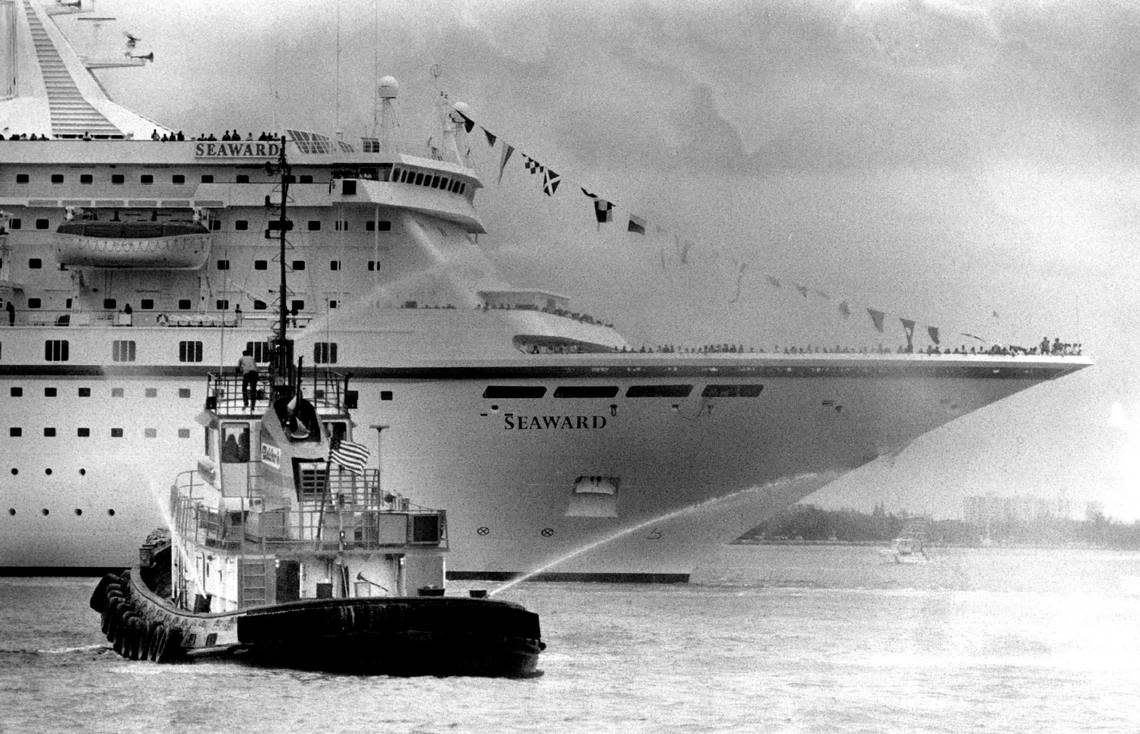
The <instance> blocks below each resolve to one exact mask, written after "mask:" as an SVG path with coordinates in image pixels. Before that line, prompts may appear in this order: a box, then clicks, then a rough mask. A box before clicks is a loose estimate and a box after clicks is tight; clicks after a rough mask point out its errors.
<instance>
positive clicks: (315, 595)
mask: <svg viewBox="0 0 1140 734" xmlns="http://www.w3.org/2000/svg"><path fill="white" fill-rule="evenodd" d="M279 165H280V168H281V170H282V171H285V172H287V171H288V167H287V165H286V164H285V161H284V153H283V152H282V158H281V162H280V164H279ZM287 199H288V177H287V175H283V176H282V185H281V204H280V211H281V219H282V220H284V211H285V202H286V201H287ZM280 231H282V232H284V231H285V227H284V226H281V227H280ZM281 248H282V256H283V254H284V239H283V238H282V240H281ZM281 277H282V287H281V292H286V283H285V275H284V270H282V276H281ZM287 321H288V319H287V314H286V312H285V310H284V306H283V307H282V309H281V314H280V321H279V324H278V325H277V328H276V329H275V331H274V333H273V338H272V340H271V342H270V345H271V355H270V374H269V391H268V392H269V395H268V400H267V402H263V403H262V404H263V405H264V412H260V413H259V412H258V411H257V406H258V403H259V402H262V401H266V398H265V397H264V393H263V392H262V391H261V390H260V389H259V388H258V384H257V383H258V379H257V372H256V369H254V362H253V360H252V358H250V357H249V356H248V355H249V352H246V355H247V356H246V357H244V358H243V361H242V362H241V363H239V365H238V370H239V372H242V374H210V375H209V376H208V377H207V388H206V404H205V408H206V409H205V411H204V412H203V413H202V414H201V415H199V416H198V422H199V423H200V424H201V425H202V426H203V427H204V430H205V442H204V445H205V448H206V455H205V456H203V457H201V458H200V459H199V460H198V465H197V467H196V468H194V469H192V470H190V471H185V472H183V473H181V474H179V475H178V478H177V480H176V481H175V482H174V484H173V486H172V487H171V489H170V504H169V514H168V517H169V524H170V527H169V529H165V528H164V529H161V530H158V531H155V532H153V533H151V534H150V535H149V536H148V537H147V539H146V541H145V542H144V543H143V546H142V548H141V549H140V552H139V562H138V565H136V566H135V567H133V568H131V569H129V570H128V571H126V572H124V573H123V574H121V575H115V574H108V575H106V576H104V577H103V579H102V581H100V583H99V585H98V587H97V588H96V589H95V592H94V594H93V595H92V597H91V607H92V608H93V609H94V610H95V611H97V612H99V613H100V614H101V615H102V631H103V632H104V634H106V636H107V639H108V640H109V641H111V642H112V643H113V644H114V649H115V651H116V652H118V653H119V654H120V655H122V656H124V657H127V658H130V659H133V660H140V659H149V660H153V661H155V662H172V661H178V660H185V659H187V658H189V657H200V656H205V655H220V654H226V655H235V656H240V657H242V658H243V659H246V660H249V661H251V662H254V663H257V664H263V665H271V666H277V667H292V668H301V669H307V670H324V671H337V672H349V673H363V674H388V675H485V676H526V675H531V674H534V673H535V666H536V664H537V661H538V654H539V653H540V652H541V651H542V650H543V648H544V647H545V645H544V644H543V643H542V641H541V633H540V629H539V620H538V615H536V614H534V613H533V612H530V611H527V610H526V609H524V608H523V607H522V606H520V605H518V604H515V603H512V602H505V601H499V600H492V599H488V598H486V594H485V593H481V592H479V593H477V592H472V593H471V594H470V596H468V597H446V596H445V595H444V579H445V576H446V574H445V567H444V552H445V551H446V550H447V546H448V533H447V515H446V513H445V512H444V511H443V510H438V509H430V508H426V507H420V506H418V505H415V504H413V503H412V502H411V501H410V500H409V499H407V498H405V497H403V496H401V495H400V494H393V493H389V492H387V491H384V490H383V489H382V488H381V486H380V476H379V469H378V468H376V469H369V468H366V465H367V463H368V455H369V452H368V449H367V448H366V447H365V446H364V444H361V443H357V442H354V441H353V440H352V439H353V429H354V428H355V427H356V424H355V423H354V421H353V419H352V415H351V412H350V411H351V409H353V408H355V407H356V405H357V402H358V400H359V396H358V394H357V392H356V391H354V390H350V389H349V378H348V377H346V376H342V375H338V374H335V373H333V372H330V371H327V370H317V369H311V370H309V372H308V373H305V372H304V371H303V364H302V363H301V362H297V363H296V364H295V365H294V361H293V354H292V351H293V350H292V347H293V344H292V342H291V341H290V340H289V339H288V338H287V337H286V328H287ZM306 391H308V395H306Z"/></svg>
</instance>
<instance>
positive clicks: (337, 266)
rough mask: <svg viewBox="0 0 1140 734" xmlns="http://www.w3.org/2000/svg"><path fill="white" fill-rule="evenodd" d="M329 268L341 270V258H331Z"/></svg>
mask: <svg viewBox="0 0 1140 734" xmlns="http://www.w3.org/2000/svg"><path fill="white" fill-rule="evenodd" d="M329 270H340V260H329Z"/></svg>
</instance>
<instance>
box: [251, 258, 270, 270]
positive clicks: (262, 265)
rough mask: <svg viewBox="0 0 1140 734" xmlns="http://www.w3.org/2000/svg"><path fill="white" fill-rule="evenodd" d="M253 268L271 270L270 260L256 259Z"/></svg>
mask: <svg viewBox="0 0 1140 734" xmlns="http://www.w3.org/2000/svg"><path fill="white" fill-rule="evenodd" d="M253 269H254V270H269V261H268V260H254V261H253Z"/></svg>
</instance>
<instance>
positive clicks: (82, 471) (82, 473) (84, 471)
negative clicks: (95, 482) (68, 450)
mask: <svg viewBox="0 0 1140 734" xmlns="http://www.w3.org/2000/svg"><path fill="white" fill-rule="evenodd" d="M79 476H81V477H85V476H87V470H86V469H80V470H79Z"/></svg>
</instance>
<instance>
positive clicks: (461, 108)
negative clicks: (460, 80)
mask: <svg viewBox="0 0 1140 734" xmlns="http://www.w3.org/2000/svg"><path fill="white" fill-rule="evenodd" d="M451 107H452V109H454V110H455V111H456V112H460V113H462V114H464V115H469V114H470V112H471V107H470V105H468V104H467V103H466V102H456V103H455V104H453V105H451Z"/></svg>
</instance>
